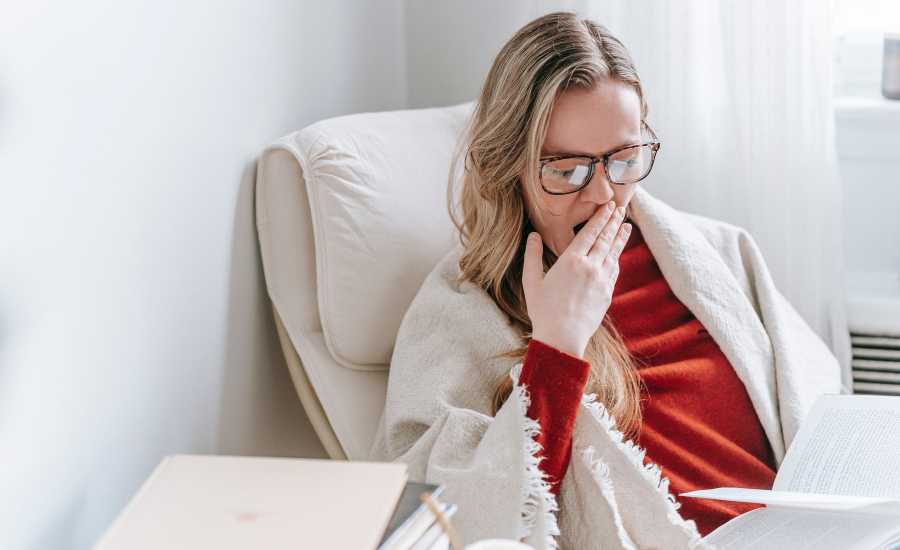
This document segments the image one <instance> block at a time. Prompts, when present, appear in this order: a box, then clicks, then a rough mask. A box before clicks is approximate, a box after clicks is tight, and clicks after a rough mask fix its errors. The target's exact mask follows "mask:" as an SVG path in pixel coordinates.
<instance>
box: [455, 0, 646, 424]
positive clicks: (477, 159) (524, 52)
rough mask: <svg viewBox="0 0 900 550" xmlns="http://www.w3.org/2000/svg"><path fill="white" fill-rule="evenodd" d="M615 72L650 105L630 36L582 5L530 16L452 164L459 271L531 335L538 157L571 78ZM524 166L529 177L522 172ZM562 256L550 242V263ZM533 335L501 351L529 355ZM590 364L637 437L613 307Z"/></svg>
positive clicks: (579, 83)
mask: <svg viewBox="0 0 900 550" xmlns="http://www.w3.org/2000/svg"><path fill="white" fill-rule="evenodd" d="M605 79H611V80H615V81H618V82H622V83H625V84H627V85H629V86H631V87H632V88H633V89H634V90H635V91H636V92H637V95H638V97H639V98H640V102H641V119H642V120H643V119H645V118H646V115H647V105H646V101H645V99H644V94H643V90H642V88H641V82H640V79H639V78H638V75H637V71H636V70H635V68H634V64H633V63H632V61H631V58H630V56H629V55H628V52H627V50H626V49H625V46H624V45H622V43H621V42H620V41H619V40H618V39H616V38H615V37H614V36H612V35H611V34H610V33H609V31H608V30H607V29H606V28H605V27H604V26H602V25H600V24H598V23H596V22H593V21H591V20H589V19H579V18H578V17H577V16H576V15H575V14H574V13H569V12H554V13H550V14H547V15H544V16H542V17H540V18H538V19H535V20H534V21H532V22H530V23H528V24H527V25H525V26H524V27H522V28H521V29H520V30H519V31H517V32H516V33H515V34H514V35H513V36H512V38H511V39H510V40H509V41H508V42H507V43H506V44H505V45H504V46H503V49H502V50H501V51H500V53H499V54H498V55H497V57H496V59H495V60H494V63H493V65H492V66H491V69H490V71H489V72H488V75H487V78H486V80H485V83H484V87H483V88H482V90H481V94H480V96H479V98H478V100H477V102H476V105H475V110H474V112H473V114H472V117H471V119H470V121H469V125H468V127H467V133H466V136H465V138H466V139H464V140H463V142H462V143H463V144H467V145H468V147H467V150H466V148H465V147H461V148H460V150H458V151H457V152H456V157H455V158H456V162H454V169H453V170H451V174H450V185H449V186H448V206H449V210H450V218H451V220H453V224H454V225H455V226H456V228H457V229H458V230H459V235H460V242H461V243H462V244H463V248H464V252H463V255H462V257H461V258H460V262H459V267H460V280H467V281H470V282H472V283H473V284H475V285H478V286H480V287H481V288H483V289H485V291H487V293H488V294H489V295H490V296H491V297H492V298H493V300H494V301H495V302H496V304H497V306H498V307H500V309H501V310H502V311H504V312H505V313H506V314H507V315H508V316H509V318H510V320H511V322H512V324H513V326H514V327H515V328H516V329H517V330H519V331H520V333H521V334H522V335H523V338H526V339H528V338H530V337H531V335H532V325H531V320H530V318H529V316H528V313H527V309H526V304H525V294H524V291H523V289H522V280H521V278H522V266H523V254H524V250H525V239H526V237H527V236H528V234H529V233H530V232H531V231H533V230H534V227H533V226H532V224H531V221H530V220H529V218H528V214H527V212H526V208H525V202H524V198H523V188H522V185H528V186H529V189H530V190H531V191H532V195H531V196H540V195H541V188H540V184H539V183H538V181H539V180H538V173H537V172H538V168H537V166H538V164H539V157H540V151H541V146H542V144H543V141H544V139H545V137H546V134H547V128H548V126H549V120H550V113H551V110H552V107H553V104H554V101H555V99H556V97H557V96H558V94H560V93H561V92H563V91H565V90H566V89H568V88H571V87H580V88H592V87H593V86H594V85H595V84H596V83H598V82H600V81H602V80H605ZM461 155H464V158H463V166H464V167H465V169H464V172H463V175H462V178H461V182H462V189H461V194H460V203H459V207H460V208H461V213H460V214H457V213H456V212H455V211H454V205H453V197H454V190H453V186H454V181H455V180H456V177H455V175H456V173H457V168H456V167H457V165H458V164H459V160H460V156H461ZM521 173H524V174H525V176H526V177H525V182H520V178H519V174H521ZM555 261H556V256H555V254H554V253H553V252H552V251H551V250H550V249H549V247H547V246H544V253H543V263H544V269H545V270H546V269H549V268H550V267H551V266H552V265H553V264H554V262H555ZM526 350H527V345H526V346H523V347H520V348H518V349H515V350H512V351H509V352H507V353H504V354H502V355H503V356H508V357H512V358H516V359H519V360H522V359H523V358H524V356H525V352H526ZM584 358H585V360H587V361H588V362H589V363H590V364H591V369H590V374H589V377H588V382H587V386H586V391H588V392H592V393H596V394H597V400H598V401H600V402H601V403H603V405H604V406H605V407H606V408H607V410H608V411H609V413H610V414H611V415H612V416H613V418H614V419H615V420H616V425H617V427H618V429H619V430H621V431H622V432H623V433H625V434H626V436H628V437H632V436H633V435H634V434H635V433H637V432H638V431H639V430H640V423H641V408H640V388H641V385H640V378H639V377H638V374H637V372H636V361H635V359H634V358H632V357H631V355H630V354H629V353H628V350H627V348H626V347H625V344H624V343H623V341H622V338H621V336H620V334H619V333H618V331H617V330H616V328H615V327H614V326H613V324H612V321H611V320H610V318H609V316H606V317H605V318H604V320H603V323H602V324H601V325H600V327H599V328H598V330H597V331H596V332H595V333H594V335H593V336H592V337H591V339H590V341H589V342H588V345H587V349H586V350H585V356H584ZM511 390H512V381H511V380H510V378H509V376H506V375H504V376H503V377H502V379H501V380H500V381H498V385H497V387H496V389H495V391H494V398H493V405H492V407H493V411H492V414H496V412H497V410H498V409H499V408H500V407H501V406H502V404H503V403H504V402H505V401H506V399H507V398H508V397H509V394H510V392H511Z"/></svg>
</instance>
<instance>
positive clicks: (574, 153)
mask: <svg viewBox="0 0 900 550" xmlns="http://www.w3.org/2000/svg"><path fill="white" fill-rule="evenodd" d="M641 143H643V141H638V142H628V143H623V144H621V145H618V146H616V147H613V148H612V149H607V150H606V152H604V153H601V154H599V155H594V154H593V153H584V152H581V151H563V150H561V149H556V150H542V151H541V156H542V157H551V156H553V157H555V156H563V155H572V156H579V157H595V158H600V157H602V156H603V155H605V154H607V153H609V152H610V151H615V150H617V149H621V148H623V147H628V146H630V145H640V144H641Z"/></svg>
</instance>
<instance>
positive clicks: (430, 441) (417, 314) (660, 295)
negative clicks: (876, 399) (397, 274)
mask: <svg viewBox="0 0 900 550" xmlns="http://www.w3.org/2000/svg"><path fill="white" fill-rule="evenodd" d="M646 117H647V104H646V101H645V98H644V93H643V89H642V87H641V82H640V79H639V78H638V74H637V71H636V70H635V68H634V66H633V63H632V61H631V59H630V57H629V55H628V53H627V51H626V50H625V48H624V46H623V45H622V44H621V43H620V42H619V41H618V40H617V39H616V38H614V37H613V36H612V35H610V34H609V32H608V31H607V30H606V29H605V28H604V27H602V26H601V25H598V24H596V23H594V22H592V21H590V20H582V19H579V18H577V17H576V16H575V15H574V14H571V13H564V12H563V13H552V14H548V15H546V16H543V17H541V18H539V19H537V20H535V21H533V22H531V23H529V24H528V25H526V26H525V27H523V28H522V29H521V30H519V31H518V32H517V33H516V34H515V35H514V36H513V37H512V38H511V39H510V40H509V42H508V43H507V44H506V45H505V46H504V47H503V49H502V50H501V52H500V53H499V54H498V56H497V58H496V60H495V61H494V63H493V66H492V67H491V69H490V72H489V74H488V76H487V80H486V82H485V86H484V88H483V90H482V93H481V96H480V97H479V99H478V101H477V103H476V107H475V111H474V113H473V116H472V119H471V122H470V127H469V133H468V136H467V142H468V143H467V151H466V154H465V157H464V162H465V167H466V170H465V173H464V175H463V178H462V183H463V188H462V194H461V212H460V213H459V214H458V215H457V213H456V212H454V211H453V209H452V208H451V216H453V217H454V221H455V223H456V225H457V228H458V230H459V232H460V247H458V248H457V249H455V250H453V251H451V252H450V253H449V254H448V255H447V256H445V258H444V259H443V260H442V261H441V262H440V263H439V264H438V265H437V266H436V267H435V269H434V271H432V273H431V274H430V275H429V276H428V278H427V279H426V281H425V283H424V284H423V286H422V288H421V289H420V291H419V293H418V294H417V296H416V298H415V300H414V301H413V303H412V305H411V306H410V308H409V310H408V311H407V314H406V316H405V317H404V319H403V323H402V325H401V328H400V331H399V333H398V337H397V341H396V344H395V348H394V355H393V357H392V361H391V372H390V377H389V382H388V397H387V403H386V406H385V411H384V414H383V417H382V421H381V424H380V426H379V433H378V434H377V435H376V441H375V446H374V448H373V449H372V453H371V456H372V458H373V459H374V460H399V461H403V462H406V463H407V464H408V465H409V467H410V477H411V478H413V479H423V480H428V481H431V482H440V483H444V484H445V485H446V492H445V496H446V499H447V500H448V501H451V502H456V503H457V504H458V505H459V511H458V513H457V516H456V518H455V523H456V524H457V526H458V528H459V529H460V530H461V532H462V535H463V538H464V540H465V541H466V542H470V541H472V540H477V539H479V538H485V537H508V538H517V539H524V540H526V541H527V542H530V543H531V544H532V545H534V546H535V547H536V548H550V547H555V546H556V545H557V544H559V545H561V546H562V547H565V548H569V547H571V548H588V547H602V548H634V547H638V548H643V547H656V548H663V547H665V548H690V547H700V546H704V545H705V542H704V541H702V540H701V536H704V535H706V534H708V533H709V532H711V531H712V530H714V529H715V528H716V527H718V526H719V525H721V524H722V523H724V522H725V521H727V520H728V519H730V518H733V517H734V516H736V515H738V514H740V513H743V512H745V511H748V510H750V509H752V508H753V507H755V505H746V504H739V503H731V502H725V501H714V500H704V499H691V498H687V497H684V498H683V499H678V498H676V496H675V495H677V494H679V493H683V492H686V491H690V490H694V489H703V488H712V487H718V486H737V487H753V488H771V486H772V482H773V480H774V478H775V472H776V471H777V468H778V466H779V465H780V463H781V460H782V458H783V456H784V452H785V449H786V447H787V445H789V444H790V441H791V439H792V437H793V435H794V433H796V430H797V426H798V425H799V423H800V421H801V420H802V418H803V415H804V414H805V412H806V411H807V410H808V408H809V407H810V406H811V403H812V400H813V399H814V398H815V397H816V396H817V395H818V394H820V393H824V392H838V391H841V387H840V374H839V372H840V371H839V368H838V364H837V361H836V360H835V358H834V357H833V355H831V353H830V352H829V351H828V349H827V348H826V347H825V345H824V344H823V343H822V342H821V340H820V339H819V338H818V337H817V336H816V335H815V334H814V333H813V332H812V331H811V330H810V329H809V327H808V326H807V325H806V324H805V323H804V322H803V320H802V319H801V318H800V316H799V315H798V314H797V313H796V311H795V310H794V309H793V308H792V307H791V306H790V304H789V303H788V302H787V301H786V300H785V299H784V297H783V296H781V294H780V293H779V292H778V291H777V289H775V287H774V285H773V284H772V281H771V277H770V276H769V274H768V271H767V269H766V267H765V263H764V261H763V259H762V257H761V255H760V253H759V250H758V248H757V247H756V245H755V243H754V242H753V240H752V238H751V237H750V235H749V234H748V233H747V232H746V231H744V230H742V229H740V228H738V227H735V226H733V225H730V224H727V223H724V222H720V221H716V220H712V219H709V218H705V217H701V216H696V215H691V214H687V213H684V212H679V211H677V210H674V209H672V208H671V207H669V206H668V205H665V204H664V203H662V202H660V201H658V200H656V199H655V198H653V197H652V196H650V195H649V194H648V193H647V192H646V191H645V190H643V189H642V188H641V187H640V184H639V182H640V181H641V180H643V179H644V178H645V177H646V176H647V175H648V174H649V173H650V171H651V169H652V167H653V161H654V158H655V155H656V153H657V151H658V150H659V149H660V147H661V145H660V143H659V140H658V139H657V138H656V135H655V134H654V132H653V130H652V129H651V128H650V127H649V125H648V124H647V123H646ZM452 181H454V178H453V177H452V175H451V182H452ZM685 184H686V185H687V184H689V182H685ZM448 196H450V197H453V196H454V194H453V192H452V189H451V190H450V193H449V194H448ZM451 206H452V205H451ZM670 489H671V490H672V491H673V492H674V493H675V495H673V494H672V493H670V492H669V490H670ZM557 536H558V537H557Z"/></svg>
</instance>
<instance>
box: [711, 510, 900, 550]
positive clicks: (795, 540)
mask: <svg viewBox="0 0 900 550" xmlns="http://www.w3.org/2000/svg"><path fill="white" fill-rule="evenodd" d="M898 531H900V527H898V526H897V518H896V517H891V516H886V515H867V514H852V513H849V512H822V511H813V510H800V509H797V508H779V507H766V508H757V509H755V510H751V511H749V512H747V513H746V514H741V515H740V516H738V517H736V518H734V519H732V520H731V521H729V522H727V523H725V524H724V525H721V526H719V527H718V528H717V529H716V530H715V531H713V532H712V533H710V534H708V535H707V536H706V537H704V538H703V540H704V541H706V542H709V543H711V544H712V545H713V546H715V547H716V548H717V549H718V550H744V549H748V550H749V549H757V548H791V549H797V550H800V549H815V550H856V549H858V550H871V549H872V548H878V547H880V546H881V545H883V544H884V543H885V542H887V541H890V540H891V539H892V538H893V537H895V536H896V535H897V533H898Z"/></svg>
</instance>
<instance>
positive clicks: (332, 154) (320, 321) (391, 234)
mask: <svg viewBox="0 0 900 550" xmlns="http://www.w3.org/2000/svg"><path fill="white" fill-rule="evenodd" d="M473 105H474V104H473V103H472V102H469V103H463V104H459V105H454V106H450V107H441V108H432V109H415V110H403V111H388V112H379V113H363V114H355V115H348V116H342V117H337V118H332V119H327V120H323V121H320V122H317V123H315V124H312V125H310V126H307V127H306V128H304V129H302V130H299V131H297V132H294V133H292V134H289V135H287V136H285V137H283V138H281V139H279V140H278V141H276V142H275V143H273V144H272V145H270V146H269V147H267V148H266V149H265V150H264V151H263V153H262V155H261V157H260V160H259V166H258V171H257V180H256V224H257V231H258V234H259V242H260V250H261V254H262V261H263V269H264V272H265V280H266V287H267V289H268V294H269V297H270V298H271V301H272V308H273V312H274V316H275V324H276V327H277V330H278V336H279V340H280V342H281V346H282V350H283V352H284V355H285V357H286V359H287V364H288V368H289V369H290V373H291V378H292V380H293V382H294V386H295V387H296V390H297V393H298V395H299V397H300V401H301V402H302V404H303V407H304V409H305V410H306V412H307V414H308V415H309V418H310V421H311V422H312V425H313V427H314V428H315V430H316V433H317V435H318V436H319V438H320V439H321V441H322V444H323V446H324V448H325V450H326V451H327V452H328V454H329V455H330V456H331V457H332V458H340V459H344V458H347V459H351V460H359V459H365V458H366V457H367V455H368V451H369V449H370V447H371V445H372V441H373V438H374V436H375V430H376V426H377V422H378V420H379V417H380V415H381V412H382V409H383V407H384V398H385V390H386V387H387V373H388V367H389V363H390V359H391V354H392V352H393V345H394V340H395V337H396V334H397V330H398V329H399V326H400V321H401V320H402V318H403V315H404V313H405V312H406V309H407V307H408V306H409V304H410V302H411V301H412V299H413V297H414V296H415V294H416V292H417V291H418V289H419V286H420V285H421V284H422V282H423V281H424V279H425V276H426V275H427V274H428V272H429V271H430V270H431V268H432V267H433V266H434V265H435V263H436V262H437V261H438V259H440V257H441V256H443V255H444V253H446V252H447V251H448V250H449V249H450V248H451V247H452V246H453V245H454V243H455V241H456V236H455V229H454V228H453V225H452V223H451V222H450V218H449V215H448V213H447V207H446V194H447V178H448V174H449V168H450V163H451V157H452V154H453V152H454V150H455V148H456V147H457V146H458V144H459V137H460V135H461V131H462V129H463V126H464V124H465V123H466V122H467V119H468V117H469V116H470V114H471V112H472V107H473Z"/></svg>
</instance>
